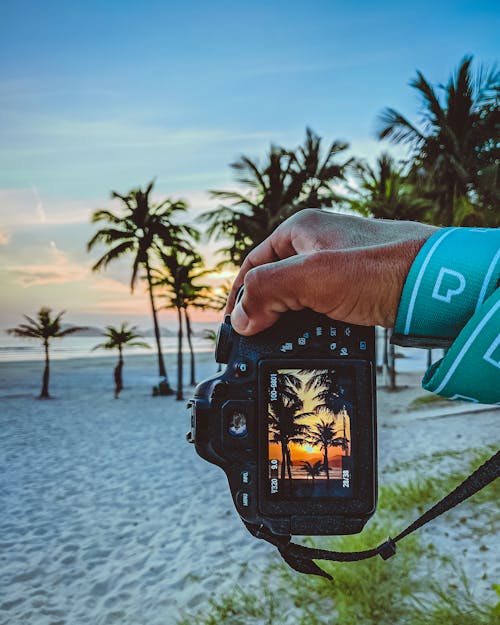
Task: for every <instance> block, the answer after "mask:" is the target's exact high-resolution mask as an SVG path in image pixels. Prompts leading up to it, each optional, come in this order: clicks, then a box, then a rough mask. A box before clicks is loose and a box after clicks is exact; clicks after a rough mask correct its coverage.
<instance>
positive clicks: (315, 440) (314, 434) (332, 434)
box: [307, 419, 349, 480]
mask: <svg viewBox="0 0 500 625" xmlns="http://www.w3.org/2000/svg"><path fill="white" fill-rule="evenodd" d="M334 428H335V424H334V422H333V421H330V422H327V421H325V420H324V419H320V420H319V422H318V423H315V424H314V425H313V426H311V428H310V430H309V435H308V438H307V442H308V443H309V444H310V445H313V446H315V447H316V446H318V447H321V450H322V452H323V467H324V470H325V473H326V479H327V480H330V467H329V466H328V464H329V459H328V449H329V448H330V447H342V449H344V450H346V449H347V448H348V444H349V441H348V440H347V438H346V437H345V435H344V436H337V434H338V432H336V431H335V429H334Z"/></svg>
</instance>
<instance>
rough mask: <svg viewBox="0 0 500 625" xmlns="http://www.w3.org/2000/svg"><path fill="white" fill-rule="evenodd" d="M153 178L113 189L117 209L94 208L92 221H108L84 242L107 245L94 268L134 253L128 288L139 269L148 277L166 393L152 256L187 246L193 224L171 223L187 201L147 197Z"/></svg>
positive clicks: (167, 390) (194, 236)
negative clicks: (120, 189) (123, 189)
mask: <svg viewBox="0 0 500 625" xmlns="http://www.w3.org/2000/svg"><path fill="white" fill-rule="evenodd" d="M153 185H154V181H152V182H150V183H149V185H148V186H147V187H146V189H145V190H144V191H143V190H142V189H140V188H138V189H132V190H131V191H129V193H128V194H127V195H120V194H119V193H117V192H116V191H113V192H112V193H111V197H113V198H117V199H119V200H120V201H121V203H122V206H121V207H120V211H119V212H112V211H110V210H102V209H99V210H96V211H95V212H94V213H93V215H92V223H99V222H107V223H108V224H109V226H108V227H105V228H101V229H100V230H98V231H97V232H96V233H95V234H94V236H93V237H92V238H91V239H90V241H89V242H88V243H87V249H88V250H89V251H90V250H91V249H92V248H93V247H94V246H95V245H96V244H97V243H103V244H105V245H108V246H110V248H111V249H109V250H108V251H107V252H106V253H105V254H103V255H102V256H101V258H99V260H98V261H97V262H96V263H95V264H94V266H93V267H92V270H93V271H98V270H100V269H104V268H105V267H106V266H107V265H108V264H109V263H110V262H111V261H114V260H116V259H118V258H120V257H121V256H123V255H125V254H131V255H133V257H134V261H133V265H132V275H131V279H130V289H131V291H132V292H133V291H134V287H135V284H136V281H137V277H138V274H139V271H140V269H142V270H144V272H145V275H146V280H147V285H148V286H147V290H148V293H149V301H150V305H151V313H152V315H153V325H154V332H155V339H156V346H157V351H158V370H159V376H160V378H161V379H162V380H163V381H164V384H163V386H164V387H165V388H166V390H165V394H171V393H173V391H172V390H171V389H170V385H169V382H168V377H167V370H166V368H165V362H164V360H163V354H162V351H161V337H160V328H159V325H158V315H157V310H156V306H155V300H154V293H153V289H154V285H153V279H152V275H151V269H152V261H153V257H154V256H155V255H157V254H158V253H160V252H169V251H170V250H179V249H180V250H187V249H188V243H187V242H186V239H187V238H188V237H192V238H196V236H197V234H196V231H195V230H194V229H193V228H190V227H189V226H186V225H178V224H174V222H173V221H172V218H173V217H174V216H175V215H176V214H177V213H180V212H184V211H185V210H186V204H185V202H182V201H176V202H174V201H172V200H170V199H166V200H164V201H163V202H160V203H158V204H155V203H152V202H151V199H150V195H151V191H152V189H153Z"/></svg>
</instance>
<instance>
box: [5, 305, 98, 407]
mask: <svg viewBox="0 0 500 625" xmlns="http://www.w3.org/2000/svg"><path fill="white" fill-rule="evenodd" d="M65 312H66V311H64V310H63V311H62V312H60V313H59V314H58V315H56V316H55V317H53V316H52V314H51V313H52V309H51V308H46V307H42V308H40V310H39V311H38V313H37V319H36V320H35V319H32V318H31V317H28V316H27V315H23V316H24V318H25V319H26V320H27V322H28V323H21V324H20V325H18V326H17V327H16V328H9V329H8V330H7V333H8V334H11V335H13V336H18V337H20V338H29V339H39V340H41V341H42V343H43V348H44V352H45V368H44V371H43V381H42V390H41V393H40V399H48V398H49V397H50V395H49V376H50V358H49V346H50V340H51V339H54V338H63V337H65V336H68V335H70V334H75V332H79V331H81V330H86V328H85V327H83V326H71V327H69V328H64V329H63V328H62V327H61V319H62V316H63V315H64V314H65Z"/></svg>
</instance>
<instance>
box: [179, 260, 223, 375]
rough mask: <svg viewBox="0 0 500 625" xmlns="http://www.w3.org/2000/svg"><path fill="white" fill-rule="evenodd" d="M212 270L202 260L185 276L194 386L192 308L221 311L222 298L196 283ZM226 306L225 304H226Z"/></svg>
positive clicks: (190, 369) (207, 287)
mask: <svg viewBox="0 0 500 625" xmlns="http://www.w3.org/2000/svg"><path fill="white" fill-rule="evenodd" d="M212 271H213V270H211V269H204V268H203V263H202V261H201V258H200V260H199V262H194V263H193V265H192V268H191V269H190V271H188V273H187V275H186V276H185V283H184V287H183V296H184V297H183V301H184V305H183V313H184V321H185V322H186V337H187V341H188V346H189V356H190V367H189V371H190V382H189V383H190V384H191V386H194V385H195V384H196V360H195V354H194V349H193V342H192V336H193V329H192V325H191V313H190V309H191V308H200V309H202V310H206V309H211V310H221V296H220V295H219V294H217V293H215V292H214V289H212V288H211V287H210V286H209V285H208V284H197V283H196V281H197V280H199V279H200V278H202V277H203V276H206V275H207V274H210V273H212ZM224 305H225V303H224Z"/></svg>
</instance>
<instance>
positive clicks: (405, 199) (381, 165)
mask: <svg viewBox="0 0 500 625" xmlns="http://www.w3.org/2000/svg"><path fill="white" fill-rule="evenodd" d="M407 169H408V167H407V164H406V163H404V162H399V163H397V162H396V161H395V159H394V158H393V157H392V156H391V155H390V154H389V153H387V152H383V153H382V154H381V155H380V156H379V157H378V159H377V162H376V166H375V168H373V167H371V166H370V165H368V164H367V163H365V162H363V161H358V162H357V163H356V164H355V166H354V167H353V171H354V174H355V176H356V178H357V179H358V182H359V186H358V188H356V189H351V191H352V192H353V193H354V197H353V198H352V199H349V200H348V203H349V206H350V207H351V208H352V209H353V210H355V211H356V212H358V213H361V214H362V215H366V216H370V217H376V218H377V219H403V220H410V221H422V220H424V219H425V217H426V215H425V213H426V211H428V210H429V209H430V208H431V207H432V203H431V202H430V201H429V200H428V199H425V198H423V197H422V195H421V194H419V193H418V191H417V189H416V188H415V185H414V184H413V183H412V182H411V180H410V178H409V177H408V175H407V173H406V170H407Z"/></svg>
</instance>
